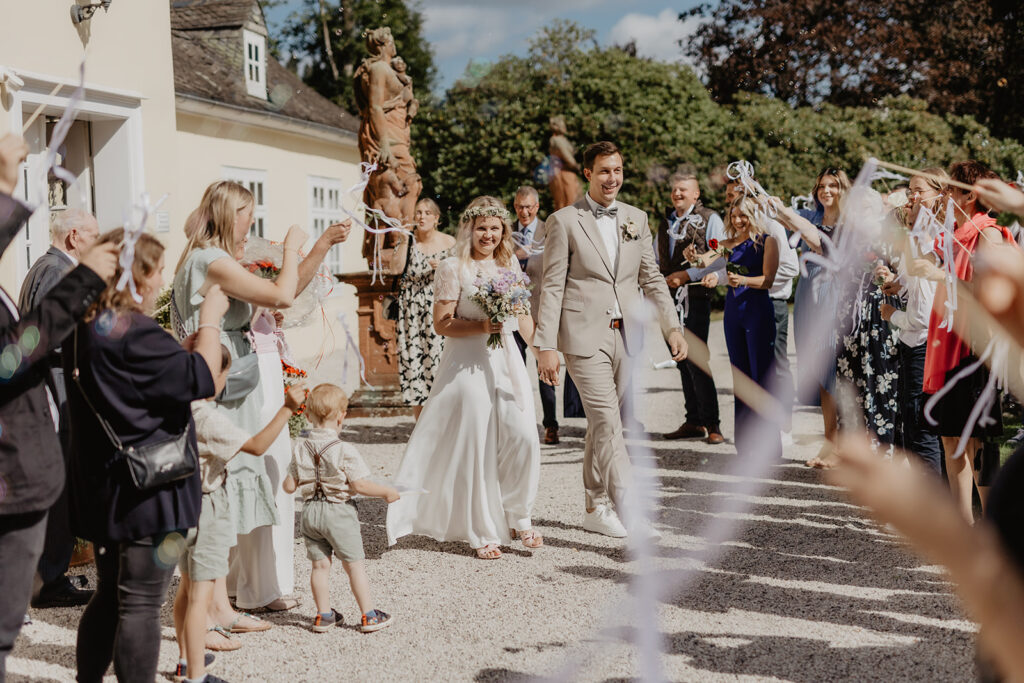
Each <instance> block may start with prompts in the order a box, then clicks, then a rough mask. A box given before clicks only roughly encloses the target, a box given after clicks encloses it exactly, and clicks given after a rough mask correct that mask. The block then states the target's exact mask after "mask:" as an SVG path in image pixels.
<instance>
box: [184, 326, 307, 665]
mask: <svg viewBox="0 0 1024 683" xmlns="http://www.w3.org/2000/svg"><path fill="white" fill-rule="evenodd" d="M220 350H221V354H220V365H218V366H214V367H215V368H216V374H215V375H214V378H213V384H214V388H215V394H219V393H220V392H221V391H223V389H224V385H225V384H226V383H227V379H228V370H230V368H231V352H230V351H228V348H227V347H226V346H224V345H223V344H222V345H221V347H220ZM305 393H306V392H305V385H304V384H303V383H301V382H299V383H297V384H294V385H292V386H290V387H289V388H288V391H287V392H286V394H285V399H284V402H283V404H282V405H280V406H278V407H277V408H275V410H274V415H273V417H272V418H271V419H270V421H269V422H267V424H266V425H265V426H264V427H263V429H261V430H260V431H259V432H257V433H256V434H249V433H248V432H245V431H243V430H241V429H239V428H238V427H237V426H235V424H234V423H233V422H232V421H231V420H229V419H228V418H227V416H226V413H225V412H224V411H223V410H222V409H220V408H218V406H217V403H216V401H214V399H213V398H212V397H211V398H208V399H206V400H199V401H195V402H194V403H193V404H192V418H193V421H194V422H195V431H196V442H197V445H198V449H199V450H198V455H199V475H200V479H201V481H202V497H201V503H200V511H199V523H198V525H197V528H196V529H195V531H194V532H191V533H189V535H188V539H187V541H186V543H185V549H184V552H183V553H182V556H181V562H180V565H179V569H180V570H181V583H180V584H179V586H178V594H177V595H176V596H175V598H174V631H175V637H176V638H177V639H178V665H177V667H176V668H175V672H174V676H175V678H176V679H186V680H203V677H204V676H206V656H205V650H206V648H205V634H206V631H207V618H208V615H209V611H210V603H211V601H212V600H213V590H214V583H215V582H216V580H217V579H221V578H223V577H225V576H227V573H228V556H229V554H230V550H231V548H232V546H234V545H235V541H236V539H237V534H236V533H235V524H234V522H233V521H232V518H231V499H230V498H229V497H228V495H227V492H226V490H225V489H224V482H225V481H226V480H227V478H228V473H227V465H228V463H229V462H231V460H232V459H233V458H234V457H235V456H236V455H238V454H239V453H242V452H245V453H249V454H250V455H255V456H262V455H265V454H266V453H267V451H268V449H269V448H270V447H271V445H273V443H274V441H275V440H276V439H277V437H278V436H279V435H280V434H281V433H282V432H286V431H287V429H286V428H287V426H288V418H290V417H291V416H292V415H293V414H294V412H295V411H296V410H298V409H299V408H300V407H301V406H302V401H303V399H304V398H305ZM293 533H294V532H293ZM205 681H206V683H220V681H221V679H219V678H216V677H213V676H210V677H207V678H206V679H205Z"/></svg>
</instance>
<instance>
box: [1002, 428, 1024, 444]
mask: <svg viewBox="0 0 1024 683" xmlns="http://www.w3.org/2000/svg"><path fill="white" fill-rule="evenodd" d="M1022 443H1024V427H1022V428H1021V429H1018V430H1017V433H1016V434H1014V435H1013V436H1011V437H1010V438H1009V439H1007V440H1006V444H1007V445H1008V446H1012V447H1013V448H1017V447H1018V446H1020V445H1021V444H1022Z"/></svg>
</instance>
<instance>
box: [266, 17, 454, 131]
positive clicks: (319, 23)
mask: <svg viewBox="0 0 1024 683" xmlns="http://www.w3.org/2000/svg"><path fill="white" fill-rule="evenodd" d="M284 2H285V0H269V1H268V0H264V6H274V5H281V4H284ZM381 26H388V27H390V28H391V34H392V35H393V36H394V38H395V46H396V47H397V48H398V54H399V55H400V56H401V57H402V59H404V60H405V62H406V64H407V65H408V69H409V71H408V73H409V75H410V76H411V77H412V79H413V85H414V87H415V88H416V93H417V97H418V98H419V99H420V100H421V101H423V100H425V99H427V98H429V95H430V90H431V88H432V87H433V85H434V79H435V78H436V75H437V69H436V68H435V66H434V55H433V52H432V51H431V49H430V44H429V43H428V42H427V41H426V40H425V39H424V38H423V13H422V12H421V11H420V10H419V5H418V4H417V3H415V2H408V3H407V2H403V0H302V1H301V3H300V4H299V5H298V6H297V7H296V9H295V10H293V11H292V13H291V14H290V15H289V16H288V17H287V18H286V19H285V20H284V24H283V26H282V27H281V28H280V29H279V30H278V31H277V32H276V33H277V36H276V40H275V41H274V43H273V46H272V47H273V50H274V52H275V56H277V57H278V59H281V61H282V62H284V63H286V64H288V65H289V66H291V67H292V68H295V69H297V71H298V73H299V75H300V76H301V77H302V80H303V81H305V82H306V83H308V84H309V85H310V86H312V87H313V88H314V89H315V90H316V91H317V92H318V93H320V94H321V95H323V96H324V97H327V98H328V99H330V100H332V101H333V102H335V103H337V104H338V105H340V106H342V107H344V108H345V109H347V110H348V111H349V112H351V113H353V114H356V113H357V111H356V106H355V98H354V95H353V91H352V75H353V74H354V73H355V69H356V67H358V66H359V64H360V62H362V60H363V58H364V57H365V56H366V47H365V40H364V34H365V32H366V31H367V30H368V29H375V28H378V27H381Z"/></svg>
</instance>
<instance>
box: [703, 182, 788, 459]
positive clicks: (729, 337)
mask: <svg viewBox="0 0 1024 683" xmlns="http://www.w3.org/2000/svg"><path fill="white" fill-rule="evenodd" d="M721 246H722V248H723V249H729V250H731V252H730V253H729V256H728V262H729V264H730V265H729V267H728V271H727V274H726V283H727V284H728V285H729V290H728V292H727V293H726V296H725V317H724V320H723V325H724V328H725V343H726V346H727V347H728V349H729V361H730V362H731V363H732V366H733V368H734V370H733V372H734V373H735V372H742V373H743V374H744V375H746V376H747V377H749V378H750V379H752V380H754V381H755V382H757V383H758V384H759V385H760V386H762V387H764V388H766V389H769V390H770V389H771V381H772V378H773V376H774V373H775V370H774V364H775V308H774V307H773V306H772V302H771V298H770V297H769V295H768V290H769V289H771V286H772V284H773V281H774V279H775V272H776V271H777V270H778V267H779V247H778V245H777V243H776V240H775V237H773V236H772V235H769V234H768V217H767V216H766V215H765V213H764V212H763V211H762V210H761V209H760V208H759V207H758V205H757V203H755V202H754V200H753V199H751V198H749V197H743V198H741V199H739V200H738V201H737V202H736V203H734V204H733V205H732V207H731V208H730V209H729V225H728V227H726V239H725V241H724V242H723V243H722V244H721ZM715 256H716V255H711V256H710V259H714V258H715ZM705 262H707V261H705ZM706 278H707V279H706V281H705V284H706V286H709V287H714V286H717V284H718V274H717V273H710V274H708V275H707V276H706ZM734 384H735V382H734ZM735 411H736V420H735V424H736V452H737V453H739V454H740V455H753V454H754V453H755V452H756V451H757V450H763V449H772V450H773V451H774V452H775V453H777V454H778V455H779V456H780V457H781V455H782V441H781V438H780V433H779V428H778V425H770V426H767V427H765V426H764V420H765V418H763V417H762V416H759V415H758V414H757V413H756V412H754V410H753V409H752V408H751V407H750V406H749V405H747V404H746V403H745V402H743V401H742V400H740V399H739V398H737V399H736V401H735Z"/></svg>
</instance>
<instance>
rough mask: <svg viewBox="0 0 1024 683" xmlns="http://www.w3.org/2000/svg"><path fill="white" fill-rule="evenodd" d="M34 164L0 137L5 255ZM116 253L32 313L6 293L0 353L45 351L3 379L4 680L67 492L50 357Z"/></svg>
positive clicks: (0, 537)
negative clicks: (50, 521)
mask: <svg viewBox="0 0 1024 683" xmlns="http://www.w3.org/2000/svg"><path fill="white" fill-rule="evenodd" d="M27 156H28V146H27V145H26V144H25V141H24V140H22V138H21V137H20V136H17V135H14V134H13V133H8V134H7V135H4V136H3V137H0V254H3V253H4V252H6V251H7V247H9V246H10V245H11V243H12V242H13V241H14V239H15V238H16V237H17V235H18V232H19V231H20V230H21V228H22V226H24V225H25V222H26V221H27V220H28V218H29V216H31V215H32V211H31V210H30V209H29V208H28V207H27V206H25V205H24V204H22V203H21V202H20V201H18V200H17V199H15V198H14V196H13V195H14V190H15V187H16V186H17V184H18V175H19V166H20V165H21V162H22V161H24V160H25V158H26V157H27ZM116 262H117V248H116V246H115V245H110V244H108V245H99V246H95V247H93V248H92V249H90V250H89V251H88V252H87V253H85V254H84V255H83V256H82V261H81V263H80V264H79V265H78V266H77V267H75V268H73V269H72V270H71V272H70V273H68V274H67V275H66V276H65V277H64V278H63V279H62V280H61V281H60V282H59V283H57V285H56V286H54V287H53V289H51V290H50V291H49V292H48V293H47V294H46V296H44V297H43V298H42V299H41V300H40V301H39V303H38V305H37V306H36V307H35V308H34V309H33V310H31V311H19V310H18V307H17V306H15V304H14V301H13V300H12V299H11V297H10V296H9V295H8V294H7V292H6V291H4V290H3V289H2V288H0V346H2V347H4V348H8V347H9V346H10V345H16V344H21V343H22V340H23V339H25V338H26V333H28V332H29V331H33V332H34V333H38V334H39V337H38V338H39V340H40V343H39V344H38V345H37V346H36V347H35V349H33V350H32V351H29V352H27V353H25V354H24V355H23V357H22V359H21V362H20V364H19V365H18V366H17V367H16V368H10V367H6V368H5V369H4V371H3V382H4V384H3V387H4V390H3V394H2V397H0V424H2V425H3V433H2V434H0V472H3V473H4V480H5V481H4V484H5V488H4V491H5V494H4V495H3V496H2V497H0V680H3V679H4V676H5V675H6V662H7V655H8V654H10V652H11V648H13V647H14V641H15V639H17V637H18V632H19V631H20V630H21V626H22V624H23V623H24V619H25V611H26V610H27V609H28V604H29V598H30V597H31V593H32V580H33V577H34V576H35V568H36V566H37V564H38V562H39V557H40V555H41V554H42V550H43V542H44V536H45V531H46V517H47V511H48V510H49V509H50V506H52V505H53V503H54V501H55V500H57V497H58V496H59V495H60V492H61V490H62V489H63V488H64V462H63V458H62V457H61V455H60V447H61V446H60V442H59V441H58V439H57V433H56V432H55V430H54V429H53V415H52V413H51V412H50V405H49V401H48V400H47V396H46V388H45V383H46V379H47V370H48V368H49V364H50V362H51V358H50V355H51V353H52V352H53V351H54V349H56V348H57V347H59V346H60V345H61V343H63V341H64V339H65V338H66V337H67V335H68V334H69V333H70V332H71V331H72V330H73V329H74V328H75V325H77V324H78V321H79V320H81V318H82V317H83V316H84V315H85V314H86V312H87V311H88V309H89V307H90V306H91V305H92V303H93V301H95V299H96V297H97V296H99V294H100V292H102V291H103V289H104V288H105V287H106V285H107V282H106V281H107V280H109V279H110V278H111V277H112V276H113V274H114V267H115V265H116Z"/></svg>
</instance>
